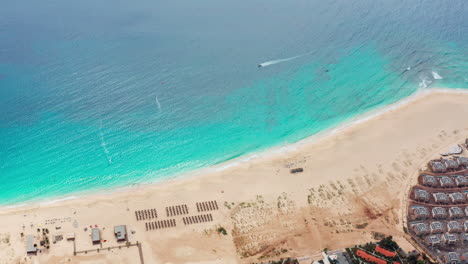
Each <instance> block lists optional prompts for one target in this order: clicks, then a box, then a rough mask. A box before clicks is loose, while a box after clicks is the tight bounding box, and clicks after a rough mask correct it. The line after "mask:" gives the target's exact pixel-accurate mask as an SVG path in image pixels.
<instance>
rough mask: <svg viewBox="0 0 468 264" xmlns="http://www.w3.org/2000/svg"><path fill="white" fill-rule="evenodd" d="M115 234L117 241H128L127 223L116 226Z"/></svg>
mask: <svg viewBox="0 0 468 264" xmlns="http://www.w3.org/2000/svg"><path fill="white" fill-rule="evenodd" d="M114 235H115V238H116V239H117V241H126V240H127V227H126V226H125V225H119V226H114Z"/></svg>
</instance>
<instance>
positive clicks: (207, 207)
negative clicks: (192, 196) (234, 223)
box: [197, 201, 218, 212]
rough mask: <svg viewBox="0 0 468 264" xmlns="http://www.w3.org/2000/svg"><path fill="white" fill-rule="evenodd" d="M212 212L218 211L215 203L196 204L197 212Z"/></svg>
mask: <svg viewBox="0 0 468 264" xmlns="http://www.w3.org/2000/svg"><path fill="white" fill-rule="evenodd" d="M213 210H218V203H217V202H216V201H208V202H201V203H197V211H198V212H206V211H213Z"/></svg>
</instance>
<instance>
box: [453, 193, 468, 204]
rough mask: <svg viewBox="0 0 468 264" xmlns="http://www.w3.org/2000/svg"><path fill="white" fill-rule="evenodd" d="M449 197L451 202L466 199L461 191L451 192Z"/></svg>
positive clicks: (459, 201) (462, 201)
mask: <svg viewBox="0 0 468 264" xmlns="http://www.w3.org/2000/svg"><path fill="white" fill-rule="evenodd" d="M449 197H450V200H451V201H452V203H464V202H465V201H466V197H465V195H464V194H463V193H461V192H455V193H451V194H449Z"/></svg>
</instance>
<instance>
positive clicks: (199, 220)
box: [182, 214, 213, 225]
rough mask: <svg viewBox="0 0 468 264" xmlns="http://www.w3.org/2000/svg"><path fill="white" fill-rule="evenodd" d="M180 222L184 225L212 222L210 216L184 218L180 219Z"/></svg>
mask: <svg viewBox="0 0 468 264" xmlns="http://www.w3.org/2000/svg"><path fill="white" fill-rule="evenodd" d="M182 221H183V222H184V225H191V224H198V223H206V222H212V221H213V216H212V215H211V214H204V215H194V216H186V217H183V218H182Z"/></svg>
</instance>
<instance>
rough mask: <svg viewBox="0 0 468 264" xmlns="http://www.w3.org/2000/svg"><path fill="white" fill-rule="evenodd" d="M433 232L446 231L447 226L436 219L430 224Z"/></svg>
mask: <svg viewBox="0 0 468 264" xmlns="http://www.w3.org/2000/svg"><path fill="white" fill-rule="evenodd" d="M430 230H431V234H439V233H443V232H445V226H444V224H443V223H442V222H439V221H435V222H432V223H431V224H430Z"/></svg>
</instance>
